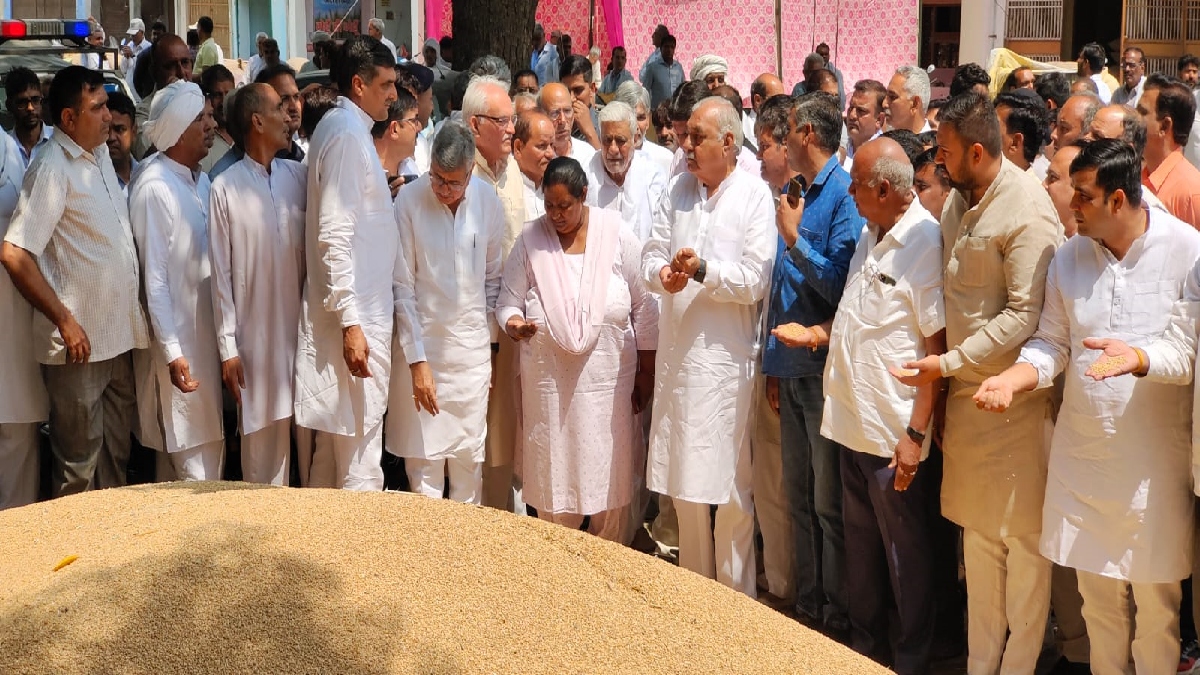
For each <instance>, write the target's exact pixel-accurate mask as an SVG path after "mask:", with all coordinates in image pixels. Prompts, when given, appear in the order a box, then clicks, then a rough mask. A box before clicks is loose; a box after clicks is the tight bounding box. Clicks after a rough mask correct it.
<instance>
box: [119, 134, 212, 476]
mask: <svg viewBox="0 0 1200 675" xmlns="http://www.w3.org/2000/svg"><path fill="white" fill-rule="evenodd" d="M208 193H209V183H208V176H207V175H206V174H203V173H193V172H192V170H191V169H189V168H187V167H185V166H183V165H182V164H179V163H178V162H176V161H175V160H173V159H171V158H169V157H167V156H166V155H164V154H162V153H159V154H158V155H155V156H154V157H153V158H152V159H151V160H150V161H149V162H147V164H146V166H145V167H143V168H142V170H141V171H140V172H138V176H137V179H136V180H134V181H133V184H132V185H130V189H129V218H130V221H131V222H132V224H133V233H134V237H135V238H136V239H137V243H138V252H139V253H140V255H141V258H142V269H143V276H144V278H145V279H146V306H147V308H148V309H149V314H150V326H151V329H152V333H153V336H152V337H153V345H152V346H151V348H150V354H149V356H150V365H151V372H152V374H153V380H152V381H151V380H140V381H139V385H144V386H139V387H138V390H137V397H138V412H139V415H140V416H141V427H142V439H143V442H144V443H146V444H147V445H149V446H151V447H155V448H156V449H158V450H164V451H166V452H179V451H181V450H189V449H191V448H195V447H198V446H201V445H204V444H206V443H213V442H215V441H220V440H221V439H222V438H224V436H225V432H224V427H223V426H222V424H223V418H222V412H221V364H220V359H219V357H218V355H217V330H216V325H215V323H214V321H213V305H212V288H211V284H212V275H211V269H212V268H211V265H210V262H209V255H208V198H209V194H208ZM180 357H183V358H185V359H187V363H188V368H189V370H190V374H191V378H192V379H193V380H196V381H197V382H199V383H200V388H199V389H197V390H196V391H193V392H191V393H188V394H185V393H183V392H181V391H179V389H177V388H176V387H175V385H173V384H172V383H171V372H170V368H169V364H170V363H171V362H173V361H175V360H176V359H178V358H180ZM156 422H157V423H159V424H161V425H162V426H161V431H162V433H163V434H165V435H164V436H163V437H162V439H161V440H162V444H161V445H156V444H155V443H154V442H153V441H157V440H159V438H158V437H157V434H156V433H155V431H157V430H155V429H153V428H151V427H150V426H149V425H153V424H155V423H156ZM151 439H153V440H151Z"/></svg>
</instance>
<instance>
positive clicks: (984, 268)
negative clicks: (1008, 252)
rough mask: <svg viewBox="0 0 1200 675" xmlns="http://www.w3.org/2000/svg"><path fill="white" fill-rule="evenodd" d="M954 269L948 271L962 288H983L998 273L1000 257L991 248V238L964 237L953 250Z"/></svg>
mask: <svg viewBox="0 0 1200 675" xmlns="http://www.w3.org/2000/svg"><path fill="white" fill-rule="evenodd" d="M953 263H954V265H955V268H954V269H953V270H949V271H950V273H951V274H952V275H953V276H954V279H955V280H957V281H958V283H960V284H962V285H963V286H969V287H972V288H978V287H981V286H985V285H987V284H988V282H989V281H991V280H992V279H994V278H995V277H996V276H997V274H998V273H999V271H1000V264H1001V260H1000V256H999V255H998V254H997V252H996V251H994V250H993V248H992V238H991V237H974V236H965V237H963V238H962V239H960V240H959V242H958V245H957V246H956V247H955V250H954V259H953Z"/></svg>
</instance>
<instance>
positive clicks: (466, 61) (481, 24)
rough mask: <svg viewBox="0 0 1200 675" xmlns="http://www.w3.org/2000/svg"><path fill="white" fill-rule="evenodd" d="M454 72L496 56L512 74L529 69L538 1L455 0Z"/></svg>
mask: <svg viewBox="0 0 1200 675" xmlns="http://www.w3.org/2000/svg"><path fill="white" fill-rule="evenodd" d="M453 3H454V4H453V7H454V20H453V28H454V64H453V65H454V69H455V70H466V69H467V68H468V67H469V66H470V65H471V62H472V61H474V60H475V59H477V58H479V57H481V56H486V55H488V54H494V55H496V56H499V57H500V58H502V59H504V60H505V62H507V63H508V67H509V68H510V69H512V72H514V73H515V72H517V71H518V70H521V69H522V68H528V67H529V57H530V55H531V54H532V53H533V23H534V18H533V17H534V13H535V12H536V11H537V0H453Z"/></svg>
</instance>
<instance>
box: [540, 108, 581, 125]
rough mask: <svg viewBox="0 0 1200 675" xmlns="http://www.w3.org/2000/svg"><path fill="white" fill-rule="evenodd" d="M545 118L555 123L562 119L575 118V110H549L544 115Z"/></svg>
mask: <svg viewBox="0 0 1200 675" xmlns="http://www.w3.org/2000/svg"><path fill="white" fill-rule="evenodd" d="M546 116H547V117H549V118H550V119H552V120H554V121H555V122H557V121H559V120H561V119H563V118H566V119H571V118H573V117H575V110H574V109H572V108H559V109H558V110H551V111H550V112H548V113H546Z"/></svg>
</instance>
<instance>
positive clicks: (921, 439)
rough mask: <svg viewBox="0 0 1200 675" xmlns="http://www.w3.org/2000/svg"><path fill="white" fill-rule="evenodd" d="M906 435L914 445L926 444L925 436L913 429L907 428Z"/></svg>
mask: <svg viewBox="0 0 1200 675" xmlns="http://www.w3.org/2000/svg"><path fill="white" fill-rule="evenodd" d="M904 433H906V434H908V437H909V438H911V439H912V440H913V443H916V444H917V445H924V444H925V434H923V433H921V432H920V431H917V430H916V429H914V428H912V427H907V428H905V430H904Z"/></svg>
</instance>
